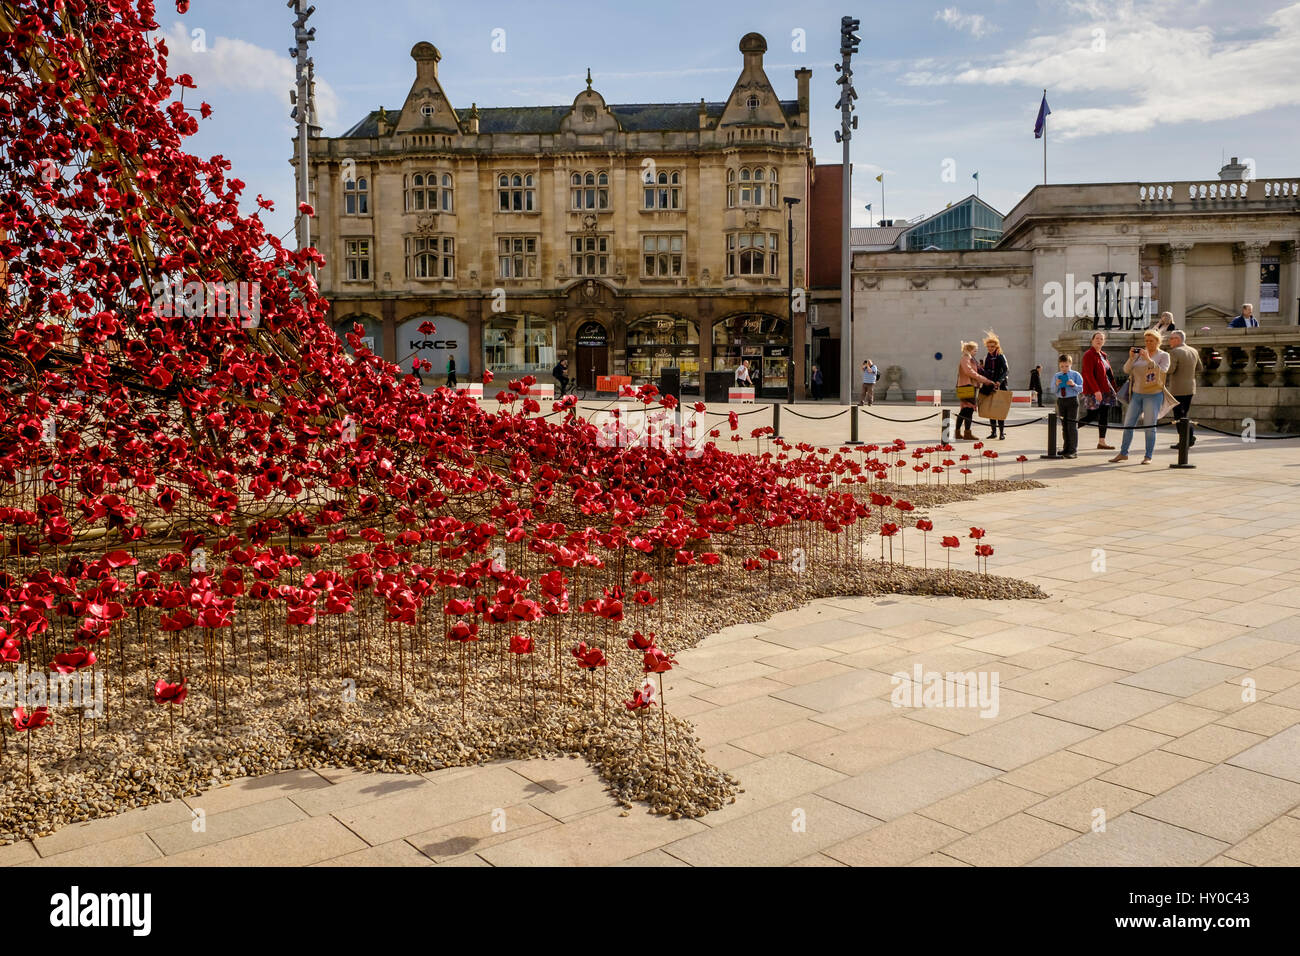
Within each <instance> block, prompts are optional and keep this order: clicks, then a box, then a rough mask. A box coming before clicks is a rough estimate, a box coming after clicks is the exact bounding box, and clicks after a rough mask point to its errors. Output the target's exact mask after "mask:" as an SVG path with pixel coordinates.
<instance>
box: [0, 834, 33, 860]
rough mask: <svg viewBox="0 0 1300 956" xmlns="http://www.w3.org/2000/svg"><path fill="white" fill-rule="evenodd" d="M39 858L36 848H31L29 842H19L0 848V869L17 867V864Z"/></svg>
mask: <svg viewBox="0 0 1300 956" xmlns="http://www.w3.org/2000/svg"><path fill="white" fill-rule="evenodd" d="M39 857H40V854H38V853H37V852H36V847H34V846H32V843H31V841H30V840H20V841H18V842H17V843H10V844H9V845H8V846H0V867H3V866H17V865H18V864H19V863H27V862H29V861H31V860H35V859H39Z"/></svg>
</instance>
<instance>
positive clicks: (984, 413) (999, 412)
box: [978, 389, 1011, 422]
mask: <svg viewBox="0 0 1300 956" xmlns="http://www.w3.org/2000/svg"><path fill="white" fill-rule="evenodd" d="M978 408H979V414H980V418H983V419H985V420H986V421H994V422H1001V421H1006V418H1007V416H1008V415H1009V414H1011V393H1010V392H1009V391H1007V390H1006V389H999V390H997V391H995V392H994V393H993V394H992V395H981V396H980V397H979V406H978Z"/></svg>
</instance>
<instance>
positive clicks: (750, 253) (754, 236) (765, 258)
mask: <svg viewBox="0 0 1300 956" xmlns="http://www.w3.org/2000/svg"><path fill="white" fill-rule="evenodd" d="M777 238H778V237H777V234H776V233H775V232H731V233H728V234H727V275H730V276H775V275H778V274H779V273H778V269H777V265H778V263H777Z"/></svg>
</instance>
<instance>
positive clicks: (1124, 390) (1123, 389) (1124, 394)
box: [1115, 378, 1133, 405]
mask: <svg viewBox="0 0 1300 956" xmlns="http://www.w3.org/2000/svg"><path fill="white" fill-rule="evenodd" d="M1115 398H1116V399H1117V400H1118V401H1119V402H1120V403H1121V404H1123V405H1127V404H1128V403H1129V402H1131V401H1132V400H1133V379H1131V378H1126V379H1124V384H1123V385H1121V386H1120V387H1119V391H1118V392H1116V393H1115Z"/></svg>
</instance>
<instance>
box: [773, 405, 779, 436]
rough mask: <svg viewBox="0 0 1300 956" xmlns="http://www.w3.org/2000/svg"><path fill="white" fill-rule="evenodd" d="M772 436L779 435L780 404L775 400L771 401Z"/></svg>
mask: <svg viewBox="0 0 1300 956" xmlns="http://www.w3.org/2000/svg"><path fill="white" fill-rule="evenodd" d="M772 437H773V438H780V437H781V406H780V404H778V403H777V402H773V403H772Z"/></svg>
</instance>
